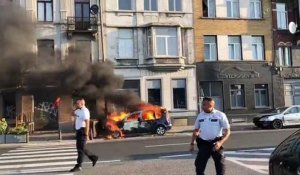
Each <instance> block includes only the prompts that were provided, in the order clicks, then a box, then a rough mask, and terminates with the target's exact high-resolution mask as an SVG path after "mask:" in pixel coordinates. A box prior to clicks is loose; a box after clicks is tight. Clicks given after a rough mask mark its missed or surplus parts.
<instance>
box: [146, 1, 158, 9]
mask: <svg viewBox="0 0 300 175" xmlns="http://www.w3.org/2000/svg"><path fill="white" fill-rule="evenodd" d="M144 9H145V10H147V11H157V0H145V1H144Z"/></svg>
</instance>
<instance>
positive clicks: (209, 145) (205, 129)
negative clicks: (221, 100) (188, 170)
mask: <svg viewBox="0 0 300 175" xmlns="http://www.w3.org/2000/svg"><path fill="white" fill-rule="evenodd" d="M214 107H215V102H214V100H213V99H212V98H209V97H205V98H204V99H203V103H202V109H203V112H201V113H200V114H199V115H198V117H197V119H196V122H195V130H194V133H193V136H192V142H191V148H190V151H194V142H195V140H196V141H197V146H198V150H199V151H198V155H197V158H196V160H195V166H196V173H197V175H204V171H205V168H206V164H207V161H208V159H209V158H210V157H211V156H212V158H213V159H214V162H215V168H216V173H217V175H224V174H225V164H224V155H223V146H222V145H223V144H224V143H225V142H226V141H227V140H228V138H229V136H230V125H229V122H228V119H227V117H226V115H225V114H224V113H223V112H220V111H218V110H216V109H214Z"/></svg>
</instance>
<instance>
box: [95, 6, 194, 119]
mask: <svg viewBox="0 0 300 175" xmlns="http://www.w3.org/2000/svg"><path fill="white" fill-rule="evenodd" d="M101 2H102V3H101V6H102V17H103V33H104V38H103V41H104V59H105V60H109V61H113V62H114V63H115V65H116V73H117V74H119V75H122V76H123V77H124V79H125V83H124V87H123V88H124V89H133V90H135V91H136V93H137V94H138V95H139V96H140V98H141V99H142V101H145V102H148V103H152V104H155V105H161V106H164V107H166V108H167V109H168V110H170V113H171V116H172V118H173V119H174V122H175V125H176V124H183V125H186V124H189V123H191V122H193V121H192V120H189V119H190V117H194V116H196V112H197V91H196V78H195V75H196V68H195V66H194V65H193V63H194V39H193V38H194V34H193V3H192V0H105V1H101Z"/></svg>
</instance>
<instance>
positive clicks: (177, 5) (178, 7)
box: [169, 0, 182, 12]
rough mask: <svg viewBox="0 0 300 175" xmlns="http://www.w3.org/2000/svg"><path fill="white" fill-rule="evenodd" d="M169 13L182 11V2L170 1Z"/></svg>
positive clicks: (179, 0)
mask: <svg viewBox="0 0 300 175" xmlns="http://www.w3.org/2000/svg"><path fill="white" fill-rule="evenodd" d="M169 11H172V12H173V11H182V2H181V0H169Z"/></svg>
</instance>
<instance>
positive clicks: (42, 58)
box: [37, 40, 55, 64]
mask: <svg viewBox="0 0 300 175" xmlns="http://www.w3.org/2000/svg"><path fill="white" fill-rule="evenodd" d="M37 47H38V58H39V60H38V61H39V63H41V62H42V63H46V64H47V63H48V64H52V63H54V62H55V57H54V55H55V52H54V40H37Z"/></svg>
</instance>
